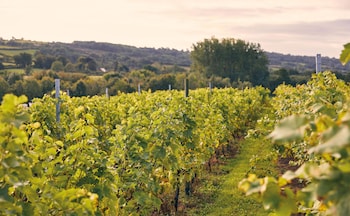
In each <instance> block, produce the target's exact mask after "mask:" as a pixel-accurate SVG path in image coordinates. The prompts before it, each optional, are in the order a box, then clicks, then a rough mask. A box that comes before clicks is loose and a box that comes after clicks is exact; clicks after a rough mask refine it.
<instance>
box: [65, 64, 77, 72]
mask: <svg viewBox="0 0 350 216" xmlns="http://www.w3.org/2000/svg"><path fill="white" fill-rule="evenodd" d="M75 70H76V69H75V66H74V64H72V63H71V62H69V63H67V64H66V66H64V71H65V72H74V71H75Z"/></svg>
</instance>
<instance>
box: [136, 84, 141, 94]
mask: <svg viewBox="0 0 350 216" xmlns="http://www.w3.org/2000/svg"><path fill="white" fill-rule="evenodd" d="M137 91H138V92H139V94H141V85H140V83H139V84H138V85H137Z"/></svg>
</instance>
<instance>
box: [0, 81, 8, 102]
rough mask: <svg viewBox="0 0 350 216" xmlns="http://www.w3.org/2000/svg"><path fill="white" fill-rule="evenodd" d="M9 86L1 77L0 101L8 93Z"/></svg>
mask: <svg viewBox="0 0 350 216" xmlns="http://www.w3.org/2000/svg"><path fill="white" fill-rule="evenodd" d="M9 88H10V86H9V84H8V83H7V82H6V80H4V79H3V78H2V77H0V101H1V100H2V97H3V96H4V95H5V94H6V93H7V92H8V91H9Z"/></svg>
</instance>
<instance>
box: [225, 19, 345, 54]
mask: <svg viewBox="0 0 350 216" xmlns="http://www.w3.org/2000/svg"><path fill="white" fill-rule="evenodd" d="M349 26H350V19H338V20H329V21H320V22H298V23H292V24H256V25H251V26H240V27H233V28H232V29H231V31H232V32H239V33H240V34H242V35H245V36H246V37H247V38H249V39H250V40H253V42H261V43H262V47H263V48H264V49H266V50H269V51H278V52H283V53H294V54H305V55H312V54H314V53H317V52H322V53H325V54H326V55H328V56H331V57H338V56H339V53H340V50H341V48H342V44H345V43H346V42H349V40H350V32H349V31H348V28H349Z"/></svg>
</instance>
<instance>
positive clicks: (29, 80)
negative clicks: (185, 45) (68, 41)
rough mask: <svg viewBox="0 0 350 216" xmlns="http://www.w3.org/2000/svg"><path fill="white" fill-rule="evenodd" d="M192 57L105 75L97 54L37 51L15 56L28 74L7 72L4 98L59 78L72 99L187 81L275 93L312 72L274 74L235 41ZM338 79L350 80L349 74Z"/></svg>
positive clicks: (201, 45) (40, 90)
mask: <svg viewBox="0 0 350 216" xmlns="http://www.w3.org/2000/svg"><path fill="white" fill-rule="evenodd" d="M89 44H90V43H89ZM83 45H84V44H83ZM90 45H91V44H90ZM92 45H94V44H93V43H92ZM101 49H102V48H101ZM190 57H191V62H192V63H191V65H190V67H189V68H187V69H186V68H184V67H180V66H177V65H173V66H164V65H162V64H159V63H153V64H145V65H144V66H143V67H142V68H138V69H130V68H129V67H128V66H126V65H124V64H122V63H120V62H118V61H115V62H114V65H113V67H112V68H111V69H109V70H108V71H107V72H102V71H100V70H101V65H99V63H98V62H99V61H97V60H95V58H94V57H93V56H83V55H82V56H80V57H78V58H77V59H75V60H74V59H70V58H68V57H66V56H63V55H57V56H53V55H50V54H44V53H42V52H36V53H35V54H34V55H33V56H32V55H31V54H29V53H25V52H24V53H20V54H18V55H15V56H13V60H14V63H15V65H16V67H18V68H23V69H25V74H18V73H16V72H11V71H7V70H6V69H5V70H4V69H3V70H2V74H1V78H0V84H1V87H0V96H1V97H2V95H4V94H5V93H14V94H16V95H21V94H26V95H27V96H28V97H29V99H32V98H34V97H41V96H42V95H44V94H47V93H50V92H51V91H52V90H53V89H54V79H56V78H60V79H61V80H62V82H61V87H62V90H66V91H68V92H70V94H71V95H72V96H93V95H99V94H104V93H105V89H106V88H108V89H109V93H110V94H111V95H114V94H117V93H118V92H133V91H137V89H138V85H141V89H142V90H151V91H156V90H167V89H169V88H171V89H183V81H184V79H189V83H190V88H191V89H195V88H203V87H207V86H208V83H209V82H211V83H212V85H213V86H214V87H217V88H223V87H237V88H244V87H249V86H257V85H261V86H264V87H266V88H269V89H271V91H273V90H274V89H275V88H276V87H277V86H278V85H280V84H282V83H285V84H290V85H294V86H295V85H297V84H303V83H306V82H307V81H308V80H309V79H310V77H311V74H312V72H308V73H299V72H298V71H297V70H294V69H286V68H280V69H277V70H273V71H271V70H269V68H268V64H269V62H268V58H267V56H266V53H265V52H264V51H263V50H262V48H261V47H260V45H259V44H254V43H249V42H246V41H244V40H240V39H233V38H224V39H221V40H219V39H217V38H214V37H212V38H210V39H205V40H204V41H200V42H197V43H196V44H193V47H192V50H191V52H190ZM0 61H1V60H0ZM33 68H34V69H33ZM0 69H1V68H0ZM90 75H99V76H90ZM337 75H338V77H339V78H341V79H344V80H350V76H349V75H347V74H340V73H339V74H337Z"/></svg>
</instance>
